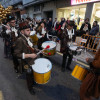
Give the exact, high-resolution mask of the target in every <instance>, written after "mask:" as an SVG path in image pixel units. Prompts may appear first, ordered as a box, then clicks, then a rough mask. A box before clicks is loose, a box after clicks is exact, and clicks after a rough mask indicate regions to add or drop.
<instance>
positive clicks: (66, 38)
mask: <svg viewBox="0 0 100 100" xmlns="http://www.w3.org/2000/svg"><path fill="white" fill-rule="evenodd" d="M73 26H74V22H73V21H69V23H68V26H67V29H66V22H64V23H63V25H62V27H61V30H60V31H59V32H58V37H59V38H60V40H61V49H60V52H62V53H63V61H62V69H61V70H62V71H63V72H64V71H65V69H66V68H67V69H69V70H71V69H70V67H69V66H70V64H71V61H72V58H73V55H72V54H70V53H69V46H68V42H71V41H75V33H74V29H73ZM67 56H68V57H69V58H68V62H67V66H66V59H67Z"/></svg>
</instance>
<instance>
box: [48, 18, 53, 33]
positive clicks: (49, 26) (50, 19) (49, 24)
mask: <svg viewBox="0 0 100 100" xmlns="http://www.w3.org/2000/svg"><path fill="white" fill-rule="evenodd" d="M51 29H52V18H49V21H48V23H47V30H48V31H50V30H51Z"/></svg>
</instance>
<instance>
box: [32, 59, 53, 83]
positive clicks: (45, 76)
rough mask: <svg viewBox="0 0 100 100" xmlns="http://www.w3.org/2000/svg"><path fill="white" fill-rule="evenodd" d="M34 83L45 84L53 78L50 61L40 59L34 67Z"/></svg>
mask: <svg viewBox="0 0 100 100" xmlns="http://www.w3.org/2000/svg"><path fill="white" fill-rule="evenodd" d="M32 69H33V75H34V81H35V82H36V83H38V84H45V83H47V82H48V81H49V79H50V77H51V69H52V64H51V62H50V61H49V60H48V59H45V58H39V59H36V60H35V64H34V65H32Z"/></svg>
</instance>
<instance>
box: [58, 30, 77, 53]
mask: <svg viewBox="0 0 100 100" xmlns="http://www.w3.org/2000/svg"><path fill="white" fill-rule="evenodd" d="M58 37H59V39H60V40H61V48H60V51H61V52H62V53H66V51H68V50H69V47H68V45H67V43H68V42H70V41H71V40H70V39H69V35H68V32H67V29H64V30H62V29H61V30H59V32H58ZM75 38H76V36H75V33H74V35H73V37H72V41H73V42H74V41H75Z"/></svg>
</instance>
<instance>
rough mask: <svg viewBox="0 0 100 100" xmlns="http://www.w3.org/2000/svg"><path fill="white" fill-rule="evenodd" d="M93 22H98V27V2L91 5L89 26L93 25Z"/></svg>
mask: <svg viewBox="0 0 100 100" xmlns="http://www.w3.org/2000/svg"><path fill="white" fill-rule="evenodd" d="M94 21H98V24H99V26H100V2H98V3H94V5H93V11H92V17H91V24H93V22H94Z"/></svg>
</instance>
